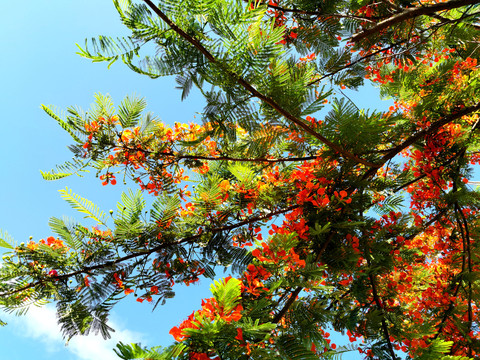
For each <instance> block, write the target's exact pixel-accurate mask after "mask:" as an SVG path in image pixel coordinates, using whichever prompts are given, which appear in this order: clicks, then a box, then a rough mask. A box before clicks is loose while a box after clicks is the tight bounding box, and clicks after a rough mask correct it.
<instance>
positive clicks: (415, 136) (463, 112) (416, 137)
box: [363, 103, 480, 179]
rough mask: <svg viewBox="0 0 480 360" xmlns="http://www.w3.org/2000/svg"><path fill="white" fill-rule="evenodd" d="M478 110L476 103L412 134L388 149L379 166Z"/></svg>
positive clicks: (479, 108) (373, 171) (368, 173)
mask: <svg viewBox="0 0 480 360" xmlns="http://www.w3.org/2000/svg"><path fill="white" fill-rule="evenodd" d="M478 110H480V103H477V104H476V105H473V106H469V107H466V108H464V109H462V110H460V111H457V112H455V113H453V114H450V115H447V116H444V117H443V118H442V119H440V120H438V121H437V122H434V123H433V124H432V125H431V126H430V127H429V128H427V129H423V130H420V131H418V132H417V133H415V134H413V135H412V136H410V137H409V138H408V139H406V140H405V141H404V142H402V143H401V144H399V145H397V146H395V147H394V148H392V149H390V150H389V151H388V152H387V154H385V155H384V156H383V158H382V159H381V161H380V164H379V165H380V166H382V165H383V164H385V163H386V162H387V161H388V160H390V159H392V158H394V157H395V156H396V155H398V154H399V153H400V152H401V151H402V150H404V149H406V148H407V147H409V146H410V145H412V144H414V143H415V142H416V141H418V140H420V139H421V138H422V137H424V136H426V135H429V134H431V133H433V132H435V131H437V130H438V129H439V128H441V127H442V126H444V125H446V124H448V123H450V122H452V121H455V120H457V119H459V118H461V117H462V116H465V115H469V114H471V113H473V112H475V111H478ZM376 171H377V169H374V168H371V169H369V170H368V171H367V172H365V175H364V176H363V179H366V178H368V177H369V176H372V175H373V174H375V172H376Z"/></svg>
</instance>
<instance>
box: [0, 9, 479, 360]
mask: <svg viewBox="0 0 480 360" xmlns="http://www.w3.org/2000/svg"><path fill="white" fill-rule="evenodd" d="M113 3H114V6H115V8H116V10H117V11H118V13H119V15H120V18H121V20H122V22H123V24H124V25H125V26H126V27H127V28H128V29H129V30H130V31H131V35H130V36H128V37H121V38H119V37H106V36H99V37H98V38H96V39H92V40H89V41H87V42H86V44H85V45H84V46H83V47H80V52H79V53H80V55H81V56H83V57H85V58H87V59H90V60H92V61H104V62H108V63H109V66H110V65H111V64H112V63H114V62H116V61H122V62H123V63H124V64H125V65H126V66H128V67H129V68H130V69H131V70H133V71H135V72H137V73H139V74H142V75H146V76H150V77H152V78H158V77H163V76H176V80H177V83H178V88H179V90H180V91H179V96H181V97H182V99H183V98H185V97H187V96H188V95H189V92H190V90H191V89H192V87H193V86H195V87H196V88H197V89H198V90H199V91H200V92H201V94H202V95H203V97H204V98H205V103H206V105H205V107H204V109H203V110H201V116H200V118H201V121H199V122H198V123H190V124H182V123H175V124H174V125H173V126H169V125H167V124H164V123H162V122H161V121H160V120H159V119H158V118H157V117H155V116H154V115H153V114H151V113H148V112H146V109H147V103H146V101H145V100H144V99H142V98H137V97H127V98H125V99H124V100H123V101H122V102H121V103H120V104H119V105H118V106H114V104H113V101H112V99H111V98H110V97H108V96H104V95H101V94H97V95H96V96H95V104H94V105H93V106H92V108H91V109H89V110H88V111H83V110H81V109H79V108H77V107H71V108H69V109H68V110H67V112H66V113H65V114H59V113H57V112H55V111H54V109H52V108H50V107H47V106H43V109H44V110H45V112H46V113H47V114H48V115H49V116H51V117H52V118H53V119H55V120H56V121H57V122H58V124H59V125H60V126H61V127H62V128H63V129H65V131H67V132H68V133H69V134H70V135H71V137H72V144H71V145H70V149H71V151H72V152H73V159H72V160H70V161H67V162H65V163H64V164H62V165H59V166H58V167H57V168H56V169H54V170H52V171H49V172H44V173H42V174H43V176H44V178H45V179H47V180H57V179H61V178H65V177H67V176H70V175H75V174H76V175H80V174H82V173H84V172H87V171H93V172H94V173H95V174H96V176H98V177H99V179H100V181H102V183H103V184H104V185H106V186H111V185H115V184H116V182H117V181H122V180H123V181H125V179H130V180H132V182H131V184H132V187H133V186H136V189H133V190H129V191H127V192H125V193H124V194H123V195H122V197H121V199H120V201H119V203H118V205H117V208H116V210H115V211H111V212H110V215H109V214H108V213H105V212H103V211H101V210H100V209H99V207H97V205H95V204H93V203H92V202H90V201H89V200H87V199H84V198H83V197H81V196H80V195H77V194H75V193H73V192H72V191H71V190H69V189H68V188H66V189H65V190H62V192H61V194H62V197H63V198H64V199H65V200H66V201H67V202H68V203H69V204H70V205H71V206H72V207H73V208H74V209H76V210H78V211H79V212H80V213H81V214H82V215H83V216H84V218H86V219H87V220H86V221H88V223H85V224H82V223H80V222H78V221H76V220H73V219H67V218H56V217H53V218H52V219H51V221H50V225H51V229H52V236H49V237H46V239H44V240H40V241H39V242H34V241H32V240H30V241H27V242H26V243H20V244H16V243H15V242H14V241H13V240H11V239H10V238H9V236H8V235H6V233H3V235H4V236H2V239H0V246H2V247H4V248H7V250H8V251H9V252H8V253H7V255H6V256H4V258H3V262H2V266H1V267H0V280H1V281H0V305H1V306H2V307H3V308H5V309H7V310H12V311H17V312H19V313H23V312H24V310H25V309H27V308H28V306H30V305H32V304H43V303H46V302H55V304H56V307H57V313H58V321H59V323H60V324H61V326H62V330H63V333H64V335H65V337H67V338H69V337H71V336H75V335H84V334H88V333H89V332H92V331H93V332H96V333H101V335H102V336H104V337H108V336H109V332H110V331H111V330H112V329H110V328H109V326H108V325H107V318H108V314H109V311H110V310H111V309H112V308H113V306H114V305H115V304H116V303H117V302H118V301H120V300H121V299H122V298H124V297H125V296H136V297H137V301H139V302H144V301H145V302H152V303H154V304H155V306H157V305H159V304H162V303H163V302H165V301H166V300H167V299H170V298H173V297H174V288H175V284H176V283H185V284H191V283H195V282H197V281H199V279H200V278H201V277H207V278H211V279H215V278H216V276H217V275H216V272H218V269H220V270H221V269H223V268H224V267H230V269H231V272H232V276H231V277H230V276H229V277H227V278H223V279H217V280H216V281H215V282H214V285H212V297H211V298H209V299H205V300H204V301H203V302H202V306H201V309H198V310H195V311H194V312H193V313H192V314H191V315H190V316H189V317H188V319H185V320H184V321H183V322H181V323H179V325H178V326H177V327H174V328H172V330H171V331H170V334H171V335H172V336H173V338H172V340H173V339H174V340H175V342H174V343H173V345H172V346H170V347H168V348H159V347H155V348H152V349H146V348H144V347H142V346H141V345H139V344H131V345H127V344H121V343H120V344H118V346H117V349H116V350H115V351H116V352H117V354H118V355H119V357H120V358H122V359H174V358H178V359H193V360H205V359H222V360H226V359H277V358H278V359H302V360H303V359H305V360H307V359H334V358H338V357H339V356H340V355H341V354H342V353H344V352H346V351H358V352H360V353H361V354H362V356H364V357H365V358H366V359H391V360H395V359H403V358H407V359H422V360H428V359H432V360H433V359H444V360H454V359H455V360H463V359H468V358H478V356H479V355H478V354H480V341H479V340H480V329H479V301H480V288H479V286H480V282H479V281H480V280H479V279H480V277H479V274H480V273H479V271H480V258H479V255H480V253H479V250H480V249H479V246H480V244H479V235H480V229H479V225H480V224H479V219H478V208H479V206H480V194H479V193H478V191H477V190H475V189H474V187H475V182H474V181H472V176H473V172H474V169H475V166H476V165H478V164H479V163H480V155H479V154H480V152H479V137H478V124H479V121H480V118H479V115H478V113H479V110H480V102H479V95H478V94H479V93H480V92H479V85H478V84H477V83H478V82H479V78H480V73H479V71H478V68H479V65H478V58H479V56H480V53H479V47H480V45H479V44H480V43H479V35H480V23H478V16H479V14H480V13H479V6H478V3H480V2H479V1H474V0H449V1H434V0H433V1H430V0H425V1H424V0H420V1H418V2H410V1H405V0H399V1H395V0H380V1H377V2H374V1H368V0H365V1H364V0H361V1H360V0H352V1H346V0H345V1H331V0H278V1H273V0H270V1H268V2H267V1H262V0H250V1H241V0H228V1H225V0H223V1H218V0H184V1H172V0H163V1H160V2H157V3H153V2H151V1H150V0H143V1H140V0H139V1H131V0H124V1H119V0H114V1H113ZM365 82H371V83H373V84H375V85H376V86H378V87H379V88H380V90H381V93H382V95H383V96H385V97H388V98H391V99H392V100H393V101H394V105H393V106H391V107H390V109H389V111H388V112H381V111H375V109H373V110H368V109H359V108H358V107H357V106H356V104H355V103H354V102H352V101H351V100H350V99H349V98H348V97H346V96H344V94H343V91H342V90H343V89H345V88H349V89H359V90H360V91H361V89H362V88H361V87H362V86H363V85H364V83H365ZM199 111H200V109H199ZM120 179H122V180H120ZM147 196H151V197H152V199H153V200H152V201H151V206H150V205H149V206H147V201H146V200H145V199H144V197H147ZM92 224H93V225H92ZM168 301H175V299H172V300H168ZM329 329H333V330H335V331H338V332H341V333H342V334H346V335H347V336H348V338H349V339H350V341H351V342H352V344H351V345H345V346H341V347H340V346H339V347H337V346H336V344H333V343H332V342H331V340H330V339H329V337H330V335H329V333H328V331H331V330H329Z"/></svg>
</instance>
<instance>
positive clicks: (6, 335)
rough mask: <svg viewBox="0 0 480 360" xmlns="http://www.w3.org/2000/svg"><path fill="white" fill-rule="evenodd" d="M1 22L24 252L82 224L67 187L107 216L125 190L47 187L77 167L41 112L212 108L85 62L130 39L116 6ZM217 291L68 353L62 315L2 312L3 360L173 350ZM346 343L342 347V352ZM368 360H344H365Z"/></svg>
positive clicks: (8, 141) (82, 341) (26, 11)
mask: <svg viewBox="0 0 480 360" xmlns="http://www.w3.org/2000/svg"><path fill="white" fill-rule="evenodd" d="M2 13H3V17H2V22H0V44H1V49H2V54H3V56H1V57H0V69H1V82H2V93H1V97H0V105H1V115H0V121H1V125H2V141H0V153H1V154H2V156H1V157H0V164H1V168H2V176H1V177H0V204H1V205H2V206H1V207H0V229H2V230H4V231H5V230H6V231H8V233H9V234H10V235H12V236H13V237H14V238H15V240H16V241H17V242H22V241H25V242H26V241H28V237H29V236H30V235H31V236H33V237H34V239H35V240H39V239H40V238H45V237H48V236H50V234H51V233H50V230H49V228H48V220H49V218H50V217H51V216H57V217H60V216H62V215H67V216H76V217H77V218H80V217H79V216H78V215H77V214H75V213H74V212H73V211H72V210H71V209H70V208H69V206H68V204H66V203H65V202H64V201H63V200H62V199H61V198H60V196H59V194H58V190H59V189H63V188H65V187H66V186H68V187H69V188H71V189H72V190H73V191H74V192H75V193H77V194H80V195H81V196H83V197H86V198H87V199H89V200H92V201H93V202H94V203H96V204H97V205H99V206H100V208H102V209H103V210H106V211H108V210H109V209H110V208H115V204H116V202H117V201H118V200H119V194H120V193H121V191H122V190H123V189H122V187H121V186H115V187H114V186H107V187H103V186H102V185H101V182H100V181H99V180H98V179H95V177H94V174H90V176H89V175H88V174H87V176H86V177H85V178H82V179H79V178H67V179H64V180H61V181H56V182H46V181H44V180H42V178H41V175H40V170H50V169H51V168H53V167H55V165H56V164H60V163H62V162H63V161H65V160H68V159H70V158H71V153H70V152H69V150H68V149H67V145H68V144H69V143H70V139H69V136H68V134H67V133H65V132H64V131H63V130H62V129H61V128H60V127H59V126H58V125H57V124H56V123H55V122H54V121H53V120H52V119H51V118H49V117H48V116H47V115H46V114H45V113H43V111H42V110H41V109H40V104H46V105H50V104H53V105H55V106H58V107H59V108H63V109H65V108H66V107H68V106H71V105H79V106H81V107H83V108H84V109H87V108H88V107H89V105H90V104H91V103H92V102H93V95H94V94H95V93H97V92H100V93H103V94H107V93H108V94H110V95H111V96H112V97H113V99H114V101H115V103H117V104H118V103H119V102H120V101H121V100H122V98H123V97H124V96H126V95H130V94H137V95H139V96H142V97H145V98H146V99H147V102H148V104H149V105H148V111H152V112H154V113H155V114H156V115H158V116H159V117H160V118H161V119H162V120H163V121H165V122H167V123H173V122H190V121H194V120H195V119H194V116H195V113H196V112H200V111H201V110H202V105H201V104H202V101H201V99H200V97H199V96H198V94H195V93H193V94H192V95H191V96H190V97H189V98H187V100H185V101H184V102H181V101H180V92H178V91H175V90H174V86H175V83H174V81H173V79H157V80H152V79H150V78H147V77H142V76H140V75H138V74H135V73H133V72H131V71H130V70H128V69H127V68H126V67H125V66H123V65H122V64H121V63H118V64H115V65H113V66H112V67H111V69H110V70H107V68H106V64H102V63H100V64H99V63H93V64H92V63H91V62H90V61H88V60H86V59H83V58H81V57H79V56H78V55H76V54H75V52H76V51H77V47H76V45H75V43H80V44H83V43H84V39H85V38H91V37H95V36H97V35H114V36H118V35H126V34H127V32H126V30H125V29H124V28H123V27H122V25H121V24H120V20H119V18H118V15H117V14H116V12H115V9H114V7H113V4H112V3H111V2H110V1H94V0H83V1H68V0H67V1H66V0H43V1H42V0H41V1H33V0H27V1H23V2H17V1H8V2H7V1H5V2H4V3H3V4H2ZM353 98H354V99H355V101H356V102H358V103H359V104H363V105H365V106H370V107H371V108H373V107H375V106H376V107H381V108H383V109H385V108H387V107H388V104H385V103H380V102H379V101H377V100H376V99H377V98H378V96H377V95H376V92H375V91H374V90H372V89H371V88H369V89H368V90H367V89H365V90H362V91H360V92H357V93H355V94H353ZM208 286H209V283H208V282H206V281H204V282H203V283H202V284H201V285H200V286H190V287H188V288H187V287H178V288H176V292H177V297H176V298H175V299H173V300H170V301H169V302H168V303H167V305H165V306H163V307H159V308H157V310H156V311H155V312H154V313H152V311H151V307H150V306H148V305H147V304H145V303H144V304H139V303H137V302H135V301H133V297H132V298H130V299H127V300H126V301H125V302H124V303H121V304H119V306H118V307H117V308H115V311H114V312H113V314H112V317H111V318H112V321H113V327H115V328H116V330H117V332H116V333H115V335H114V339H113V340H112V341H110V342H104V341H103V340H102V339H101V337H88V338H78V339H73V340H72V341H71V342H70V344H69V346H68V347H65V346H64V341H63V340H62V339H61V335H60V334H59V333H58V329H57V328H56V321H55V318H54V310H53V307H51V306H50V307H45V308H35V309H32V310H31V311H30V312H29V313H28V315H27V316H26V317H21V318H16V317H12V316H10V315H5V314H3V313H2V312H0V318H2V319H3V320H8V322H9V325H8V326H7V327H3V328H0V348H1V349H2V355H1V357H2V359H8V360H23V359H30V358H35V359H37V360H43V359H49V360H52V359H53V360H56V359H62V360H83V359H85V360H93V359H102V360H109V359H116V356H115V355H114V353H113V352H112V351H111V349H112V348H113V346H114V344H115V343H116V342H117V341H123V342H142V343H143V344H145V345H149V346H155V345H168V344H170V343H171V342H172V340H173V338H172V337H171V336H170V335H168V331H169V329H170V328H171V327H172V326H175V325H178V324H179V323H180V322H181V321H182V320H183V319H184V318H185V317H186V316H187V315H188V314H190V313H191V312H192V311H193V310H196V309H198V308H199V306H200V299H201V298H204V297H209V296H210V292H209V290H208ZM338 343H340V341H339V342H338ZM360 358H361V357H360V356H359V355H358V354H355V355H350V356H345V357H344V359H360Z"/></svg>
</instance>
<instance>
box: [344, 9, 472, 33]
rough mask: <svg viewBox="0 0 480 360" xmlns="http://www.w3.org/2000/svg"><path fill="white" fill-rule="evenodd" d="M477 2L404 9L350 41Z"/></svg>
mask: <svg viewBox="0 0 480 360" xmlns="http://www.w3.org/2000/svg"><path fill="white" fill-rule="evenodd" d="M479 3H480V1H479V0H453V1H447V2H440V3H436V4H433V5H427V6H420V7H415V8H409V9H405V10H404V11H403V12H401V13H399V14H396V15H393V16H392V17H390V18H388V19H386V20H383V21H381V22H379V23H378V24H377V25H375V26H372V27H371V28H368V29H366V30H363V31H361V32H359V33H356V34H354V35H353V36H352V37H351V38H350V41H352V42H359V41H361V40H363V39H365V38H367V37H369V36H370V35H372V34H375V33H379V32H381V31H382V30H385V29H387V28H389V27H392V26H393V25H396V24H399V23H401V22H403V21H405V20H408V19H413V18H416V17H418V16H422V15H432V14H434V13H436V12H439V11H444V10H452V9H456V8H459V7H463V6H467V5H475V4H479Z"/></svg>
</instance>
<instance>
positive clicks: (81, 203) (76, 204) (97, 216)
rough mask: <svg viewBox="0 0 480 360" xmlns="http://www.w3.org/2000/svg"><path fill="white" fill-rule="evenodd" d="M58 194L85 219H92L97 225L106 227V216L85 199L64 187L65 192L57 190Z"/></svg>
mask: <svg viewBox="0 0 480 360" xmlns="http://www.w3.org/2000/svg"><path fill="white" fill-rule="evenodd" d="M58 192H59V193H60V194H61V197H62V198H63V199H64V200H65V201H66V202H68V203H69V204H70V206H71V207H72V208H73V209H75V210H77V211H79V212H81V213H83V214H85V218H87V219H88V218H90V219H93V220H95V221H96V222H97V223H99V224H102V225H105V226H106V223H105V222H106V215H105V213H104V212H103V211H100V210H99V208H98V206H97V205H95V204H94V203H92V202H91V201H89V200H87V199H85V198H82V197H81V196H80V195H77V194H75V193H74V192H73V191H72V190H71V189H69V188H68V187H66V188H65V190H63V189H62V190H59V191H58Z"/></svg>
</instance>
